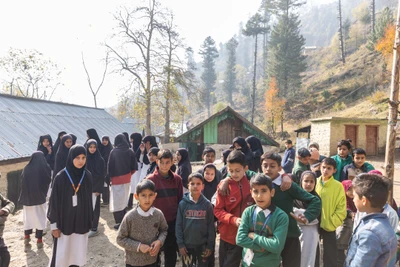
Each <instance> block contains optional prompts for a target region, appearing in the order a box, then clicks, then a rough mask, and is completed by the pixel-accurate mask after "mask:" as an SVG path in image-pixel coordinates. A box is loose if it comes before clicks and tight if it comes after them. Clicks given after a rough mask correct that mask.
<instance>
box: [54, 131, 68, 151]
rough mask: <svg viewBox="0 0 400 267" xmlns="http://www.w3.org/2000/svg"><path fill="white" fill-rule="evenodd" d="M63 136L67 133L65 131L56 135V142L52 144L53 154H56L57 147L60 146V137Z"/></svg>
mask: <svg viewBox="0 0 400 267" xmlns="http://www.w3.org/2000/svg"><path fill="white" fill-rule="evenodd" d="M64 134H67V132H66V131H61V132H59V133H58V135H57V140H56V142H55V143H54V146H53V150H54V152H53V153H54V154H56V153H57V150H58V147H59V146H60V142H61V136H63V135H64Z"/></svg>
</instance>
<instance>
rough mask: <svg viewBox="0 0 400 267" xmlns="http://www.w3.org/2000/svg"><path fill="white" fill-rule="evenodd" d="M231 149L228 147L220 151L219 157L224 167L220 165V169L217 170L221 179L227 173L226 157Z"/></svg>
mask: <svg viewBox="0 0 400 267" xmlns="http://www.w3.org/2000/svg"><path fill="white" fill-rule="evenodd" d="M231 151H232V150H230V149H226V150H224V151H222V155H221V158H222V161H223V162H224V167H222V168H221V170H219V171H220V172H221V174H222V179H225V178H226V176H227V175H228V168H227V167H226V159H227V158H228V156H229V153H231Z"/></svg>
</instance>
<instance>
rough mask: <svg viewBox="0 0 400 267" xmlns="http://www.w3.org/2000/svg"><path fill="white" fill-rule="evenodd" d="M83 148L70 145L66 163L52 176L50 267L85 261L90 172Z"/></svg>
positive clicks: (90, 213) (89, 224) (89, 218)
mask: <svg viewBox="0 0 400 267" xmlns="http://www.w3.org/2000/svg"><path fill="white" fill-rule="evenodd" d="M85 165H86V149H85V148H84V147H83V146H81V145H74V146H72V147H71V149H70V151H69V153H68V158H67V163H66V167H65V168H64V169H63V170H61V171H60V172H59V173H58V174H57V175H56V177H55V178H54V184H53V190H52V192H51V197H50V201H49V211H48V214H47V218H48V219H49V221H50V224H51V230H52V235H53V237H54V242H53V254H52V258H51V260H50V267H68V266H71V265H74V266H83V265H85V264H86V255H87V249H88V240H89V238H88V235H89V230H90V229H91V228H92V221H93V205H92V192H93V190H92V175H91V174H90V172H89V171H87V170H85Z"/></svg>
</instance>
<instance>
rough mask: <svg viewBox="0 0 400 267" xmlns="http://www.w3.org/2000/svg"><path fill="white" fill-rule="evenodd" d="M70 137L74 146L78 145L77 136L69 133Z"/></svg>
mask: <svg viewBox="0 0 400 267" xmlns="http://www.w3.org/2000/svg"><path fill="white" fill-rule="evenodd" d="M69 135H70V136H71V137H72V145H73V146H74V145H76V140H78V137H76V135H74V134H73V133H69Z"/></svg>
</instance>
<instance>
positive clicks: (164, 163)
mask: <svg viewBox="0 0 400 267" xmlns="http://www.w3.org/2000/svg"><path fill="white" fill-rule="evenodd" d="M172 164H174V163H173V162H172V160H171V159H170V158H162V159H157V165H158V168H159V169H160V173H161V174H167V173H168V171H169V169H171V166H172Z"/></svg>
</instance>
